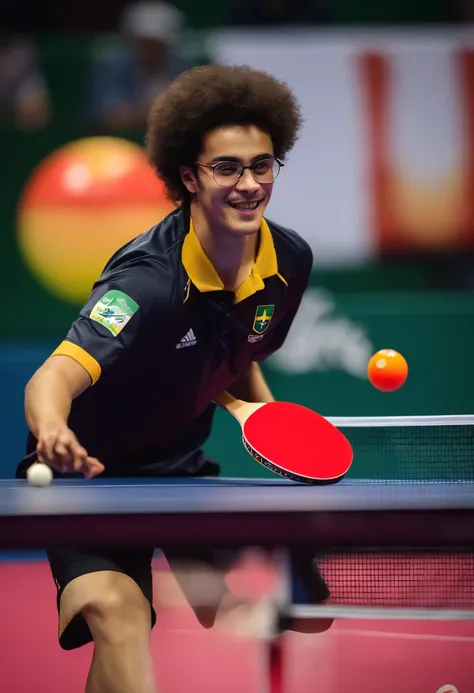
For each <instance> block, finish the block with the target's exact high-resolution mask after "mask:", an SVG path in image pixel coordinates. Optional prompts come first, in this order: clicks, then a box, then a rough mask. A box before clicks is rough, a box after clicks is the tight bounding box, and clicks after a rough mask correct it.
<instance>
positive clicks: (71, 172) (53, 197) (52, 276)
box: [18, 137, 174, 304]
mask: <svg viewBox="0 0 474 693" xmlns="http://www.w3.org/2000/svg"><path fill="white" fill-rule="evenodd" d="M173 208H174V206H173V204H172V203H171V202H170V201H169V200H168V199H167V198H166V195H165V189H164V186H163V184H162V183H161V181H159V180H158V179H157V178H156V176H155V174H154V172H153V170H152V168H151V166H150V165H149V163H148V161H147V159H146V156H145V153H144V151H143V149H142V148H141V147H139V146H138V145H136V144H133V143H131V142H128V141H127V140H124V139H121V138H118V137H88V138H84V139H81V140H76V141H75V142H71V143H70V144H67V145H65V146H63V147H61V148H59V149H57V150H56V151H54V152H53V153H51V154H50V155H49V156H47V157H46V158H45V159H44V160H43V161H42V162H41V163H40V164H39V166H38V167H37V168H36V169H35V170H34V171H33V173H32V175H31V176H30V179H29V180H28V181H27V184H26V186H25V189H24V191H23V193H22V196H21V199H20V204H19V209H18V241H19V245H20V250H21V252H22V255H23V257H24V259H25V262H26V264H27V266H28V268H29V269H30V270H31V272H32V273H33V275H34V276H35V277H36V279H37V280H38V281H39V282H40V283H41V284H42V285H43V286H44V287H46V288H47V289H48V290H49V291H50V292H51V293H52V294H54V295H55V296H57V297H59V298H61V299H63V300H65V301H68V302H70V303H75V304H82V303H83V302H84V301H85V300H86V299H87V297H88V295H89V293H90V290H91V288H92V285H93V283H94V281H95V280H96V279H97V278H98V277H99V275H100V273H101V272H102V270H103V268H104V265H105V263H106V262H107V260H108V259H109V258H110V256H111V255H112V254H113V253H114V252H115V251H116V250H117V249H118V248H120V247H121V246H122V245H123V244H124V243H126V242H127V241H130V240H131V239H132V238H134V237H135V236H138V235H139V234H141V233H143V232H144V231H146V230H148V229H149V228H150V227H151V226H153V225H154V224H156V223H158V222H159V221H161V220H162V219H163V218H164V217H165V216H166V215H167V214H168V213H169V212H170V211H172V209H173Z"/></svg>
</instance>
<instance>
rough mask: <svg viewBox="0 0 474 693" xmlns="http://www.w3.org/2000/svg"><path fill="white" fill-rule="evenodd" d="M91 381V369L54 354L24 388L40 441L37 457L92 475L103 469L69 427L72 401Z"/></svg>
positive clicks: (30, 420)
mask: <svg viewBox="0 0 474 693" xmlns="http://www.w3.org/2000/svg"><path fill="white" fill-rule="evenodd" d="M90 384H91V377H90V375H89V373H88V372H87V371H86V370H85V369H84V368H83V367H82V366H81V365H80V364H79V363H78V362H77V361H74V360H73V359H71V358H69V357H68V356H61V355H58V356H53V357H50V358H49V359H47V361H45V363H44V364H43V365H42V366H41V367H40V368H39V369H38V370H37V371H36V373H35V374H34V375H33V377H32V378H31V380H30V381H29V382H28V384H27V386H26V388H25V415H26V421H27V423H28V427H29V429H30V431H31V432H32V433H33V435H34V436H35V438H36V440H37V441H38V443H37V453H38V461H39V462H43V463H45V464H47V465H49V466H50V467H53V468H55V469H57V470H58V471H60V472H82V473H84V475H85V476H87V477H91V476H95V475H96V474H99V473H100V472H102V471H103V470H104V467H103V465H102V464H101V463H100V462H99V461H98V460H96V459H95V458H92V457H89V456H88V454H87V450H85V449H84V448H83V447H82V446H81V445H80V443H79V442H78V440H77V438H76V436H75V435H74V433H73V432H72V431H71V430H70V428H69V427H68V423H67V422H68V417H69V413H70V411H71V404H72V401H73V399H74V398H75V397H77V396H78V395H80V394H81V393H82V392H84V390H86V389H87V388H88V387H89V386H90Z"/></svg>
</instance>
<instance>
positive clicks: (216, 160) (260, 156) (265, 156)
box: [211, 152, 275, 164]
mask: <svg viewBox="0 0 474 693" xmlns="http://www.w3.org/2000/svg"><path fill="white" fill-rule="evenodd" d="M274 158H275V154H270V153H269V152H267V153H265V154H257V156H254V157H253V159H252V164H255V163H256V162H257V161H261V160H262V159H274ZM221 161H233V162H234V161H235V163H237V164H243V161H242V159H239V157H238V156H215V157H214V158H213V159H212V161H211V163H212V164H218V163H219V162H221Z"/></svg>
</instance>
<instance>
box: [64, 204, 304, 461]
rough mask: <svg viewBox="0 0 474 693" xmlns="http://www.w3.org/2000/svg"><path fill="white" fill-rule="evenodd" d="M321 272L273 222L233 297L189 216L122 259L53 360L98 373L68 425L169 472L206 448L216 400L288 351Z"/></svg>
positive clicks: (114, 261)
mask: <svg viewBox="0 0 474 693" xmlns="http://www.w3.org/2000/svg"><path fill="white" fill-rule="evenodd" d="M311 266H312V253H311V250H310V247H309V246H308V244H307V243H306V242H305V241H304V240H303V239H302V238H300V237H299V236H298V235H297V234H296V233H294V232H293V231H289V230H287V229H284V228H282V227H281V226H277V225H276V224H274V223H271V222H266V221H263V222H262V226H261V230H260V241H259V249H258V253H257V257H256V260H255V263H254V265H253V267H252V270H251V273H250V275H249V276H248V277H247V279H246V280H245V281H244V282H243V283H242V284H241V285H240V286H239V287H238V289H237V290H236V291H235V293H234V292H233V291H226V290H224V287H223V284H222V282H221V280H220V279H219V276H218V275H217V273H216V271H215V269H214V267H213V266H212V264H211V262H210V261H209V259H208V258H207V256H206V255H205V253H204V251H203V249H202V247H201V245H200V243H199V240H198V237H197V235H196V233H195V231H194V228H193V224H192V222H189V219H187V218H186V216H185V215H184V213H183V212H182V211H180V210H177V211H175V212H172V213H171V214H170V215H168V216H167V217H166V218H165V219H164V220H163V221H162V222H161V223H159V224H157V225H156V226H155V227H153V228H152V229H150V230H149V231H148V232H146V233H144V234H142V235H141V236H139V237H137V238H136V239H134V240H133V241H131V242H130V243H128V244H127V245H126V246H124V247H123V248H121V249H120V250H119V251H118V252H117V253H115V255H114V256H113V257H112V258H111V259H110V261H109V262H108V263H107V265H106V267H105V269H104V271H103V273H102V275H101V277H100V278H99V280H98V281H97V282H96V283H95V285H94V287H93V290H92V293H91V296H90V298H89V300H88V302H87V304H86V305H85V306H84V308H83V309H82V310H81V312H80V314H79V316H78V318H77V320H76V321H75V322H74V324H73V325H72V326H71V328H70V330H69V332H68V334H67V336H66V338H65V340H64V341H63V342H62V343H61V344H60V345H59V347H58V348H57V349H56V351H55V352H54V354H63V355H66V356H69V357H71V358H73V359H75V360H76V361H78V362H79V363H80V364H82V366H83V367H84V368H85V369H86V370H87V371H88V373H89V374H90V377H91V380H92V384H93V385H92V387H90V388H88V389H87V390H86V391H85V392H84V393H83V394H82V395H80V396H79V397H78V398H77V399H75V400H74V402H73V405H72V411H71V415H70V419H69V425H70V427H71V428H72V429H73V430H74V432H75V433H76V435H77V436H78V438H79V440H80V442H81V443H82V444H83V445H84V446H85V447H86V449H87V450H88V452H89V454H90V455H93V456H95V457H98V458H99V459H100V460H101V461H102V462H104V464H105V465H106V466H108V467H109V469H113V468H114V466H115V467H117V468H119V467H123V466H131V467H134V466H135V465H137V466H138V467H139V466H140V465H142V466H143V465H145V466H146V465H148V464H150V463H155V464H156V463H159V462H160V461H162V462H163V465H164V467H165V466H166V460H167V459H170V458H174V457H176V456H179V455H183V454H186V453H188V452H190V451H192V450H193V449H196V448H199V447H200V446H202V445H203V443H204V442H205V440H206V439H207V437H208V436H209V433H210V429H211V424H212V416H213V413H214V409H215V405H214V404H213V400H214V399H215V398H216V397H217V396H218V395H219V394H220V393H221V392H222V391H223V390H225V389H227V388H229V387H230V386H231V385H232V383H233V382H234V381H235V380H236V379H237V378H238V376H239V375H240V374H242V373H243V372H244V371H245V370H246V368H247V367H248V366H249V364H250V363H251V362H252V361H260V360H262V359H265V358H266V357H267V356H269V355H270V354H271V353H273V352H274V351H276V350H277V349H278V348H279V347H280V346H281V345H282V344H283V342H284V340H285V337H286V335H287V333H288V330H289V328H290V325H291V323H292V320H293V318H294V315H295V313H296V310H297V308H298V306H299V303H300V300H301V297H302V295H303V292H304V291H305V289H306V286H307V282H308V277H309V274H310V271H311Z"/></svg>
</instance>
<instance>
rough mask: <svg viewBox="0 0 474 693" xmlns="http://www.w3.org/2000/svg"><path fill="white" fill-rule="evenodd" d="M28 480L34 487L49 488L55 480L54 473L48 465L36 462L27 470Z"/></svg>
mask: <svg viewBox="0 0 474 693" xmlns="http://www.w3.org/2000/svg"><path fill="white" fill-rule="evenodd" d="M26 478H27V479H28V483H30V484H31V485H32V486H49V485H50V483H51V482H52V480H53V472H52V471H51V468H50V467H48V465H47V464H43V463H42V462H35V463H34V464H32V465H31V467H28V469H27V470H26Z"/></svg>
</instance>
